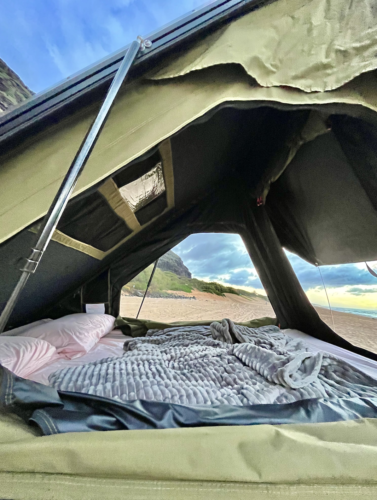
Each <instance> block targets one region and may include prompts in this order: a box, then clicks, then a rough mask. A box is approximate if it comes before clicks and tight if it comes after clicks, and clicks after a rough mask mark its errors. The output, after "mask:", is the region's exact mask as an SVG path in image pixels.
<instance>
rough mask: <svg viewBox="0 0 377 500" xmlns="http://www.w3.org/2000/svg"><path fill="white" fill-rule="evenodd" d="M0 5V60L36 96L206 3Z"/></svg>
mask: <svg viewBox="0 0 377 500" xmlns="http://www.w3.org/2000/svg"><path fill="white" fill-rule="evenodd" d="M0 3H1V16H0V58H1V59H3V60H4V61H5V62H6V63H7V64H8V66H10V67H11V68H12V70H13V71H15V72H16V73H17V74H18V75H19V76H20V77H21V79H22V80H23V82H24V83H25V84H26V85H27V86H28V87H29V88H30V89H31V90H32V91H33V92H35V93H39V92H41V91H43V90H45V89H47V88H49V87H51V86H53V85H56V84H57V83H60V82H61V81H62V80H64V79H66V78H68V77H70V76H72V75H73V74H74V73H76V72H77V71H81V70H82V69H84V68H85V67H87V66H89V65H91V64H93V63H95V62H97V61H98V60H100V59H102V58H103V57H106V56H107V55H109V54H111V53H112V52H115V51H117V50H119V49H121V48H122V47H124V46H125V45H127V44H128V43H130V42H132V41H133V40H135V39H136V38H137V36H138V35H140V36H143V37H145V36H146V35H148V34H149V33H151V32H152V31H154V30H156V29H158V28H160V27H162V26H164V25H165V24H169V23H171V22H172V21H173V20H174V19H176V18H178V17H181V16H182V15H186V14H188V13H190V12H192V11H193V10H196V9H198V8H200V7H202V6H203V5H206V4H209V3H211V0H179V1H177V0H153V1H148V0H8V1H7V0H1V2H0Z"/></svg>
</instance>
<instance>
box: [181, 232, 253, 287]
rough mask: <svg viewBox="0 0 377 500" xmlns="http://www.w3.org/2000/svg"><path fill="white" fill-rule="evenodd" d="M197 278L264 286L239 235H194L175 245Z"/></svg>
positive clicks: (236, 284) (233, 284) (249, 285)
mask: <svg viewBox="0 0 377 500" xmlns="http://www.w3.org/2000/svg"><path fill="white" fill-rule="evenodd" d="M174 252H176V253H177V254H178V255H179V256H180V257H181V258H182V260H183V262H184V263H185V265H186V266H187V267H188V268H189V269H190V271H191V272H192V274H193V275H194V276H195V277H196V278H200V279H207V280H210V281H222V282H223V283H227V284H229V285H232V286H236V287H237V286H247V287H253V288H259V289H262V288H263V287H262V284H261V282H260V280H259V278H258V275H257V273H256V271H255V268H254V266H253V264H252V262H251V260H250V257H249V254H248V253H247V251H246V248H245V246H244V244H243V241H242V239H241V237H240V236H239V235H236V234H194V235H192V236H189V237H188V238H187V239H186V240H184V241H183V242H182V243H180V244H179V245H178V246H176V247H175V248H174Z"/></svg>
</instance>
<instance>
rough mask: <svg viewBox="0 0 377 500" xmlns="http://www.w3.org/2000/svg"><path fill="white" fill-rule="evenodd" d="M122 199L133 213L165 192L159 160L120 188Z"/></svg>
mask: <svg viewBox="0 0 377 500" xmlns="http://www.w3.org/2000/svg"><path fill="white" fill-rule="evenodd" d="M120 193H121V195H122V197H123V199H124V200H125V201H126V202H127V203H128V204H129V206H130V208H131V209H132V211H133V212H134V213H136V212H138V211H139V210H140V209H142V208H143V207H145V206H146V205H148V204H149V203H151V202H152V201H153V200H155V199H156V198H158V197H160V196H161V195H162V194H163V193H165V182H164V174H163V169H162V163H161V162H159V163H157V165H156V166H155V167H153V168H152V170H150V171H149V172H147V173H146V174H144V175H142V176H141V177H140V178H139V179H136V180H135V181H133V182H130V183H129V184H127V185H125V186H123V187H121V188H120Z"/></svg>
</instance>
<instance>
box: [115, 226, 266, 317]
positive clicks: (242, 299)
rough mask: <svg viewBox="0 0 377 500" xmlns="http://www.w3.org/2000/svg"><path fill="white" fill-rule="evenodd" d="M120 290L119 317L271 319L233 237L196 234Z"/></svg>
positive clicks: (250, 266)
mask: <svg viewBox="0 0 377 500" xmlns="http://www.w3.org/2000/svg"><path fill="white" fill-rule="evenodd" d="M153 267H154V266H153V264H151V265H150V266H148V267H147V268H146V269H144V271H142V272H141V273H139V274H138V275H137V276H136V277H135V278H133V279H132V280H131V281H130V282H129V283H127V284H126V285H124V286H123V289H122V295H121V303H120V315H121V316H123V317H128V318H136V315H137V313H138V311H139V308H140V304H141V302H142V299H143V296H144V294H145V292H146V289H147V287H148V284H149V285H150V286H149V288H148V292H147V295H146V297H145V301H144V303H143V306H142V308H141V311H140V314H139V319H141V320H143V319H149V320H153V321H158V322H164V323H171V322H175V321H184V322H186V321H211V320H222V319H223V318H229V319H231V320H232V321H236V322H247V321H250V320H252V319H255V318H262V317H270V318H275V313H274V311H273V309H272V307H271V304H270V302H269V300H268V298H267V296H266V293H265V291H264V289H263V286H262V284H261V282H260V280H259V277H258V275H257V273H256V270H255V268H254V266H253V264H252V262H251V259H250V257H249V254H248V253H247V251H246V248H245V246H244V244H243V241H242V239H241V237H240V236H239V235H237V234H218V233H216V234H212V233H205V234H194V235H191V236H189V237H188V238H186V239H185V240H184V241H182V242H181V243H180V244H179V245H177V246H176V247H174V248H173V249H172V250H170V251H169V252H167V253H166V254H165V255H163V256H162V257H160V259H159V260H158V265H157V268H156V270H155V273H154V275H153V279H152V281H151V282H150V276H151V273H152V271H153Z"/></svg>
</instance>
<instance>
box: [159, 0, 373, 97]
mask: <svg viewBox="0 0 377 500" xmlns="http://www.w3.org/2000/svg"><path fill="white" fill-rule="evenodd" d="M376 52H377V9H376V3H375V0H359V1H357V2H355V1H353V0H279V1H278V2H274V3H272V4H270V5H268V6H266V7H263V8H260V9H258V10H257V11H255V12H251V13H250V14H247V15H245V16H244V17H242V18H241V19H239V20H237V21H235V22H233V23H231V24H229V25H228V26H225V27H224V28H222V29H221V30H219V31H216V32H215V33H214V34H212V35H210V36H208V37H207V38H206V39H205V40H201V41H199V42H198V43H197V44H196V45H195V46H194V47H192V48H191V50H189V51H187V52H184V53H183V54H182V55H181V56H180V57H178V58H177V57H176V54H175V55H174V57H175V61H174V62H172V64H171V65H170V66H168V67H164V68H162V69H161V70H160V71H158V72H157V73H155V74H153V76H152V77H153V78H156V79H161V78H171V77H176V76H180V75H185V74H187V73H189V72H190V71H195V70H198V69H203V68H207V67H210V66H215V65H217V64H230V63H238V64H240V65H241V66H243V68H244V69H245V70H246V71H247V73H248V74H249V75H250V76H252V77H253V78H255V79H256V80H257V82H258V83H259V84H260V85H262V86H263V87H278V86H281V85H288V86H290V87H295V88H299V89H301V90H303V91H305V92H313V91H319V92H324V91H326V90H333V89H336V88H338V87H341V86H342V85H344V84H345V83H347V82H349V81H351V80H352V79H353V78H355V77H356V76H358V75H360V74H361V73H364V72H366V71H371V70H374V69H376V68H377V58H376Z"/></svg>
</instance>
